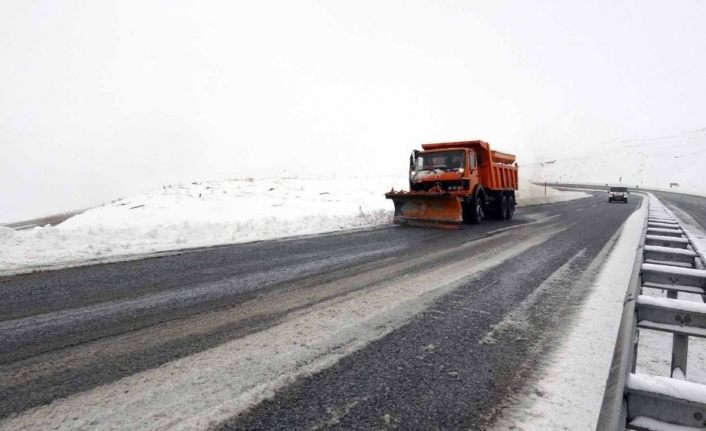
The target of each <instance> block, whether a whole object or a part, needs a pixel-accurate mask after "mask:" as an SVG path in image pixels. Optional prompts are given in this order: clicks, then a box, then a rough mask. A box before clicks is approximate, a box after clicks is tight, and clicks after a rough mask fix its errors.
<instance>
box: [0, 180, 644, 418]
mask: <svg viewBox="0 0 706 431" xmlns="http://www.w3.org/2000/svg"><path fill="white" fill-rule="evenodd" d="M604 197H605V196H604V195H603V194H602V193H601V194H596V195H595V196H593V197H590V198H585V199H580V200H577V201H571V202H567V203H560V204H552V205H542V206H536V207H529V208H521V209H518V211H517V212H516V214H515V219H514V220H513V221H511V222H486V223H483V224H481V225H479V226H469V227H467V228H465V229H463V230H460V231H446V230H436V229H424V228H401V227H397V226H389V227H383V228H379V229H373V230H363V231H353V232H344V233H336V234H330V235H319V236H312V237H302V238H293V239H287V240H280V241H267V242H259V243H250V244H241V245H233V246H224V247H217V248H211V249H204V250H197V251H193V252H186V253H183V254H180V255H174V256H166V257H160V258H153V259H146V260H141V261H132V262H124V263H115V264H106V265H96V266H89V267H83V268H73V269H66V270H60V271H51V272H44V273H37V274H28V275H20V276H14V277H8V278H0V297H2V298H3V301H2V302H1V303H0V418H5V419H4V420H0V429H42V428H55V427H59V428H61V427H62V426H63V427H64V428H66V429H101V427H103V428H110V427H111V426H112V427H116V426H117V427H120V426H119V425H116V423H117V424H123V425H122V426H123V427H124V426H126V425H125V424H126V423H128V422H129V418H130V417H132V416H135V417H137V416H139V414H140V413H139V411H140V408H139V406H136V405H129V404H128V403H126V402H123V401H121V400H122V398H120V397H116V396H111V395H109V393H110V392H109V390H108V389H105V390H104V388H108V387H109V388H113V386H115V385H117V384H119V383H120V382H127V381H129V382H132V383H130V386H129V390H130V391H131V392H130V394H133V393H134V394H135V396H136V397H142V398H139V399H140V400H144V401H141V402H142V403H143V404H144V406H142V407H144V408H145V409H146V411H148V412H149V414H150V415H151V416H154V417H153V422H148V421H146V420H142V419H140V418H138V419H139V420H141V422H140V426H139V428H140V429H150V428H159V427H160V426H161V427H164V426H165V425H164V424H165V423H166V424H172V426H173V425H174V424H176V423H179V422H178V421H179V420H181V419H180V416H179V415H180V414H181V415H185V414H186V413H184V412H186V411H188V407H189V405H190V404H194V403H196V401H198V402H201V403H204V405H209V406H210V404H208V402H210V401H209V400H210V399H214V400H216V402H220V401H223V402H225V401H226V400H225V399H220V400H219V399H218V396H221V397H223V395H217V394H215V392H216V391H215V389H213V390H210V389H207V390H206V391H204V392H201V393H200V395H199V399H198V400H194V399H192V400H190V399H189V398H188V396H187V395H188V394H186V392H188V391H186V392H184V394H183V397H182V398H183V399H182V398H180V397H181V395H179V396H177V395H178V394H177V395H175V393H177V392H179V391H180V390H183V387H176V388H171V389H170V391H171V392H170V396H165V397H164V399H162V398H160V397H157V396H154V395H151V394H153V393H154V391H153V390H152V389H150V388H152V386H150V385H153V384H157V383H155V382H156V381H157V380H159V379H158V378H157V377H155V376H158V374H156V373H158V372H161V371H160V370H163V369H166V367H168V366H171V365H172V364H175V363H177V364H178V363H180V361H185V363H186V361H188V360H189V358H194V357H197V356H198V357H199V358H202V359H200V360H202V362H200V364H202V365H201V366H202V367H203V368H204V369H211V368H213V367H218V366H220V365H219V364H220V363H216V362H208V361H209V360H210V359H209V357H210V356H209V355H211V353H210V352H212V351H216V350H217V349H216V348H217V347H219V348H222V347H223V346H227V345H230V344H229V343H234V342H237V341H242V340H259V339H258V338H257V337H258V336H259V334H265V333H267V334H269V333H273V334H275V335H276V334H278V333H279V334H280V335H281V338H282V339H277V340H276V341H275V342H274V344H270V345H268V346H275V347H268V348H267V349H266V351H265V352H264V354H265V355H266V356H264V357H266V358H268V359H267V360H265V361H263V360H259V361H257V362H258V364H256V365H257V366H259V367H261V368H262V367H265V368H268V367H269V368H270V374H267V373H263V374H261V375H262V376H265V377H260V376H261V375H260V374H256V373H255V372H254V371H253V372H252V373H249V374H248V373H246V372H245V371H242V373H243V374H244V375H243V376H239V375H237V374H238V370H239V369H245V368H244V366H243V367H241V368H238V367H240V365H238V367H236V368H235V370H236V371H232V370H233V369H232V368H230V370H231V373H230V374H221V375H218V384H223V385H225V386H227V387H228V388H229V390H230V392H228V393H229V394H230V396H232V397H238V396H239V395H240V391H241V389H237V388H240V386H237V384H239V382H241V381H242V380H247V379H250V380H248V382H249V383H248V384H250V386H248V388H249V389H248V392H247V394H248V396H247V397H244V396H243V397H240V398H242V399H245V400H244V401H243V400H241V401H239V404H237V406H238V407H237V408H236V407H232V409H230V410H228V409H226V408H220V410H219V409H216V410H214V413H208V415H207V416H208V417H209V418H211V419H210V422H208V421H207V422H208V426H210V427H212V428H218V429H224V430H225V429H320V428H326V429H469V428H471V429H483V428H485V427H486V426H488V425H489V424H491V423H492V421H493V419H494V418H495V416H496V415H497V413H498V412H499V410H500V409H501V407H502V405H503V402H504V401H505V400H506V399H507V397H508V395H510V394H511V393H512V392H513V391H515V390H517V389H518V388H520V387H521V386H522V384H523V382H525V380H526V379H527V378H528V376H529V375H530V374H531V371H532V369H533V368H534V366H535V365H536V364H537V362H538V361H539V360H540V359H541V357H542V356H543V355H544V354H545V353H546V351H547V350H548V349H551V348H552V347H553V346H554V345H555V344H556V343H557V340H558V339H560V336H561V333H562V331H563V328H565V327H566V326H567V325H569V324H570V320H571V317H572V313H573V312H574V311H575V310H576V309H577V308H578V307H579V306H580V304H581V301H582V300H583V298H584V297H585V296H586V294H587V293H588V291H587V286H588V285H590V280H591V278H592V277H593V276H594V275H595V273H596V268H597V265H598V264H599V263H600V259H601V258H602V257H603V254H602V253H604V252H605V251H606V250H607V249H609V247H610V245H611V239H612V238H614V235H615V234H616V232H618V230H619V228H620V226H621V225H622V223H623V222H624V221H625V220H626V218H627V217H628V216H629V215H630V214H631V213H632V212H633V211H634V210H635V208H636V205H638V204H639V200H638V199H632V200H631V202H630V203H629V204H627V205H625V204H608V203H607V199H604ZM394 289H399V290H398V291H395V290H394ZM388 291H389V292H393V293H392V296H389V297H387V298H389V300H390V301H391V302H390V304H392V303H396V302H394V301H393V300H397V299H399V303H400V304H401V305H399V306H392V305H390V309H389V310H383V311H384V312H382V313H381V314H380V313H378V315H375V314H374V310H375V307H376V306H377V307H379V306H380V305H381V304H380V303H381V301H379V300H378V301H376V300H375V298H378V296H375V295H382V293H383V292H388ZM398 297H399V298H398ZM403 298H407V299H405V301H406V302H402V299H403ZM346 301H348V302H346ZM336 304H344V306H342V308H339V310H344V311H346V310H349V311H350V310H351V308H355V309H356V310H357V311H359V313H358V315H355V316H354V317H351V318H348V317H346V318H342V317H341V318H338V317H337V316H338V315H337V314H336V312H335V311H332V310H336V308H335V305H336ZM347 304H353V305H347ZM383 305H384V304H383ZM357 307H360V308H359V309H358V308H357ZM518 307H519V311H518ZM309 310H320V311H319V313H320V314H319V316H320V319H321V322H324V321H331V322H336V323H335V324H331V325H329V326H325V327H323V328H319V330H318V331H319V332H318V333H317V334H315V335H316V337H314V338H316V339H314V340H313V341H307V342H306V343H305V342H304V341H301V342H300V343H298V338H299V337H301V338H302V340H303V339H304V338H306V337H307V336H308V335H311V334H307V333H306V331H304V330H300V331H299V332H296V331H295V332H292V333H291V334H293V335H291V334H290V333H288V332H286V331H285V328H286V327H287V324H290V323H292V322H299V321H298V320H296V319H301V318H302V316H305V315H306V313H308V312H309ZM356 310H353V311H356ZM341 314H342V315H343V314H344V313H342V312H341ZM376 316H377V317H376ZM388 317H389V318H388ZM337 318H338V320H336V319H337ZM374 318H375V319H378V320H374ZM317 319H318V318H317ZM326 319H329V320H326ZM366 319H367V320H366ZM305 322H306V321H305ZM372 322H377V323H374V324H373V323H372ZM298 324H299V323H297V324H295V326H296V325H298ZM376 331H377V332H376ZM344 332H345V334H347V335H346V336H348V337H349V338H345V340H347V341H345V342H340V343H339V344H338V345H336V346H334V347H326V346H327V345H326V344H325V343H324V342H323V341H320V342H319V341H317V339H318V338H320V339H321V340H325V339H327V337H329V338H331V337H330V335H331V334H333V333H337V334H338V333H341V334H342V333H344ZM351 334H352V335H351ZM371 334H373V335H371ZM341 337H342V336H341ZM366 337H367V338H366ZM285 338H286V340H284V339H285ZM338 339H344V338H340V337H339V338H336V340H338ZM307 340H308V339H307ZM285 341H286V342H287V343H291V344H286V345H285V344H284V342H285ZM277 343H280V344H277ZM307 343H308V344H307ZM305 344H307V346H306V347H307V348H310V347H311V348H314V347H315V348H316V349H318V350H316V352H315V354H312V356H311V358H314V357H315V358H314V359H311V358H309V357H308V356H305V355H303V354H301V355H303V356H297V357H296V358H294V359H296V361H294V360H293V363H294V364H295V365H291V366H289V368H286V369H287V370H289V371H288V372H290V373H292V375H293V376H296V377H297V378H291V379H289V380H286V381H280V380H282V379H279V380H278V379H277V373H278V371H277V370H278V369H276V367H275V364H279V363H281V362H282V361H284V359H286V358H287V357H288V356H287V355H289V356H293V357H294V356H295V353H296V352H297V351H296V348H298V346H299V345H302V346H304V345H305ZM244 346H246V347H239V348H238V349H236V350H233V351H232V352H235V353H233V354H236V353H242V354H245V353H243V352H246V353H247V348H249V347H247V346H250V345H249V344H244ZM287 346H289V347H287ZM292 346H295V347H292ZM312 346H313V347H312ZM260 350H262V349H260ZM253 352H254V354H255V353H257V354H263V353H262V351H260V352H258V351H256V350H253ZM332 352H333V353H332ZM341 352H344V353H341ZM334 353H335V355H334ZM248 354H249V353H248ZM296 354H299V353H296ZM332 355H334V356H333V357H335V358H336V360H331V361H329V362H325V361H324V362H325V364H326V366H316V367H314V366H313V364H317V363H318V362H316V361H317V360H319V359H321V358H330V357H331V356H332ZM306 358H309V359H306ZM327 360H328V359H327ZM268 361H271V362H272V364H269V363H268ZM319 362H321V361H319ZM205 364H208V365H205ZM214 364H215V365H214ZM307 366H309V367H312V368H311V370H310V372H306V373H299V370H300V369H304V368H306V367H307ZM253 367H254V366H253ZM253 369H257V370H260V368H253ZM282 369H285V368H282ZM272 370H274V371H272ZM170 372H171V373H172V378H171V379H172V380H173V381H175V382H176V381H179V378H180V377H179V375H177V374H174V373H188V372H189V371H188V370H186V371H184V370H180V371H173V370H172V371H170ZM150 373H153V374H150ZM245 374H248V375H245ZM134 376H142V377H140V378H139V379H136V380H129V379H131V378H134ZM159 376H161V375H159ZM267 376H269V377H267ZM121 379H122V380H121ZM229 379H230V380H229ZM134 382H138V383H134ZM125 384H127V383H125ZM159 384H163V383H159ZM172 384H173V385H176V383H172ZM190 384H191V383H190ZM206 386H208V385H206ZM188 387H192V386H188ZM260 388H262V389H260ZM111 390H112V389H111ZM273 390H276V393H274V396H271V395H272V391H273ZM151 391H152V392H151ZM258 391H260V392H258ZM122 392H123V391H122V389H121V392H120V394H121V395H122ZM124 392H125V393H126V394H127V392H128V390H127V389H125V391H124ZM224 393H225V392H224ZM85 394H89V396H87V397H84V398H82V396H84V395H85ZM90 394H95V396H93V395H90ZM253 394H255V395H253ZM101 396H102V397H104V398H105V401H103V403H104V404H102V405H98V402H96V403H95V404H96V406H89V405H86V404H91V403H90V402H88V403H87V402H86V400H89V401H90V400H93V399H99V398H100V397H101ZM209 397H211V398H209ZM240 398H239V399H240ZM262 399H264V401H262ZM131 402H132V401H131ZM50 403H51V404H50ZM135 404H137V402H135ZM229 405H230V404H229ZM145 406H146V407H145ZM233 406H236V405H235V404H233ZM243 406H245V407H247V408H243ZM79 407H80V408H79ZM91 408H93V410H91ZM101 409H102V410H101ZM89 411H90V413H89ZM198 411H199V412H201V411H203V409H199V410H198ZM198 414H201V413H198ZM203 414H204V415H206V413H203ZM82 421H83V422H82ZM111 421H112V422H111ZM115 421H117V422H115ZM120 421H122V422H120ZM126 421H128V422H126ZM170 421H171V422H170ZM199 423H200V422H199ZM199 426H201V425H199ZM167 427H170V426H167ZM187 428H188V427H187Z"/></svg>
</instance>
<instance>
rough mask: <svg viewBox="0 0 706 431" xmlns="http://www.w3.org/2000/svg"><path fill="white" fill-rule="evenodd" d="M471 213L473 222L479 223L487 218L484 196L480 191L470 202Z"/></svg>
mask: <svg viewBox="0 0 706 431" xmlns="http://www.w3.org/2000/svg"><path fill="white" fill-rule="evenodd" d="M469 203H470V204H471V205H470V208H469V210H470V211H469V213H470V214H469V215H470V220H469V221H470V222H471V223H472V224H478V223H480V222H481V220H483V219H484V218H485V209H484V208H483V196H481V194H480V193H476V196H475V197H474V198H473V199H472V200H471V201H470V202H469Z"/></svg>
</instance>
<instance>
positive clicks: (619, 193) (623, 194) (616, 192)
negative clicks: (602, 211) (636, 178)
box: [608, 186, 630, 203]
mask: <svg viewBox="0 0 706 431" xmlns="http://www.w3.org/2000/svg"><path fill="white" fill-rule="evenodd" d="M629 194H630V192H629V191H628V188H627V187H623V186H610V187H609V188H608V203H613V202H618V201H620V202H625V203H628V195H629Z"/></svg>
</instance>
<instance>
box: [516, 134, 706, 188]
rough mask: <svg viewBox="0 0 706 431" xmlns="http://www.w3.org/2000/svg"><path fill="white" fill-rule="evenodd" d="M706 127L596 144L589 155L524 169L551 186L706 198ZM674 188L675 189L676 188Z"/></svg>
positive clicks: (546, 160)
mask: <svg viewBox="0 0 706 431" xmlns="http://www.w3.org/2000/svg"><path fill="white" fill-rule="evenodd" d="M704 148H706V129H700V130H697V131H693V132H688V133H683V134H680V135H677V136H670V137H664V138H655V139H645V140H640V141H633V142H615V143H612V144H607V145H606V144H596V145H595V146H592V147H591V148H589V149H587V150H586V152H585V153H583V154H576V155H574V156H572V157H566V158H557V159H555V158H542V159H540V160H538V162H537V163H531V164H524V165H522V170H523V175H524V176H525V177H526V178H529V179H531V180H533V181H537V182H544V181H547V182H549V183H552V182H563V183H572V182H577V183H594V184H607V183H610V184H613V183H624V184H626V185H629V186H632V187H635V186H639V187H643V188H654V189H664V190H671V191H676V192H682V193H693V194H699V195H706V175H704V173H703V167H704V166H706V151H704ZM670 184H671V185H672V187H670Z"/></svg>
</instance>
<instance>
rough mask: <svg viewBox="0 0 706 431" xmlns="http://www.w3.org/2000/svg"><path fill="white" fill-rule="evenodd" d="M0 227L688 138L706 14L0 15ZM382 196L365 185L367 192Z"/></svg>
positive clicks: (118, 6) (699, 93)
mask: <svg viewBox="0 0 706 431" xmlns="http://www.w3.org/2000/svg"><path fill="white" fill-rule="evenodd" d="M0 66H1V67H0V193H1V196H2V203H0V221H6V222H7V221H15V220H20V219H24V218H30V217H36V216H41V215H46V214H51V213H56V212H59V211H64V210H71V209H75V208H80V207H85V206H89V205H93V204H98V203H102V202H105V201H109V200H111V199H114V198H117V197H119V196H125V195H129V194H132V193H136V192H140V191H145V190H149V189H151V188H154V187H160V186H161V185H163V184H169V183H176V182H184V181H193V180H207V179H222V178H239V177H246V176H279V175H310V176H316V175H322V174H323V175H330V174H332V173H335V174H337V175H349V174H359V175H369V174H371V175H374V174H379V173H390V172H396V171H400V172H404V171H405V170H406V163H407V161H406V158H407V155H408V154H409V151H410V150H411V149H412V148H413V147H418V145H419V144H420V143H423V142H434V141H446V140H462V139H475V138H480V139H484V140H487V141H489V142H491V144H492V145H494V146H495V147H497V148H498V149H500V150H503V151H506V152H513V153H517V154H518V155H519V162H520V165H522V163H530V162H534V161H536V160H537V159H538V158H543V157H544V158H546V157H552V156H553V155H554V154H558V155H566V154H571V153H572V152H577V151H578V152H585V150H586V148H587V146H588V145H593V144H596V143H605V142H609V141H611V140H613V139H633V138H642V137H645V138H647V137H655V136H661V135H671V134H675V133H679V132H682V131H688V130H692V129H697V128H701V127H706V119H705V118H704V114H705V113H706V109H705V108H706V1H703V0H694V1H685V0H682V1H676V2H668V1H646V0H638V1H615V0H612V1H596V0H592V1H585V0H582V1H559V0H556V1H535V2H533V1H527V0H523V1H510V2H503V1H484V2H480V1H454V0H445V1H369V2H368V1H325V0H321V1H307V0H300V1H223V2H216V1H212V2H203V1H175V0H170V1H118V2H110V1H100V0H96V1H61V0H52V1H28V0H15V1H13V0H5V1H2V2H0ZM382 191H383V190H381V192H382Z"/></svg>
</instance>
